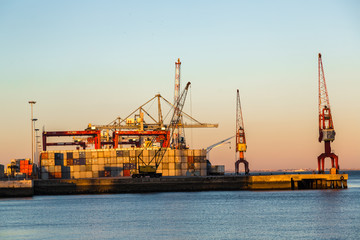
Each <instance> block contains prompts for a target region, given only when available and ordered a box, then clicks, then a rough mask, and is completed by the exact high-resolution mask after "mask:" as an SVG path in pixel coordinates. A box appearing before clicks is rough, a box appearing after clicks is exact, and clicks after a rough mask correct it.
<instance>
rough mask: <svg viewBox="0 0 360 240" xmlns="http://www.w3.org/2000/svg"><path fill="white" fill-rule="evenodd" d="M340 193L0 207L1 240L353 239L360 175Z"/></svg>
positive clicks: (46, 201) (71, 200) (78, 199)
mask: <svg viewBox="0 0 360 240" xmlns="http://www.w3.org/2000/svg"><path fill="white" fill-rule="evenodd" d="M346 173H348V174H349V180H348V187H349V188H348V189H345V190H331V189H328V190H301V191H214V192H174V193H151V194H104V195H66V196H34V197H31V198H18V199H0V239H1V240H5V239H11V240H14V239H19V240H20V239H21V240H24V239H60V240H62V239H67V240H68V239H359V236H360V217H359V216H360V171H346Z"/></svg>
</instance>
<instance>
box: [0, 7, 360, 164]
mask: <svg viewBox="0 0 360 240" xmlns="http://www.w3.org/2000/svg"><path fill="white" fill-rule="evenodd" d="M359 12H360V2H359V1H1V2H0V48H1V51H0V53H1V54H0V112H1V120H0V123H1V124H0V130H1V134H0V163H3V164H5V163H8V162H9V161H10V159H12V158H24V157H30V155H31V152H30V150H31V143H30V106H29V104H28V101H29V100H36V101H37V104H36V105H35V117H36V118H38V119H39V122H38V127H40V128H42V126H45V128H46V130H49V131H50V130H82V129H84V128H85V127H86V125H87V124H88V123H89V122H91V123H96V124H106V123H108V122H110V121H112V120H113V119H115V118H116V117H117V116H120V117H125V116H126V115H127V114H129V113H130V112H131V111H132V110H134V109H135V108H137V107H138V106H139V105H141V104H142V103H144V102H145V101H146V100H148V99H150V98H151V97H153V96H154V95H155V94H157V93H161V94H162V95H163V96H164V97H166V98H167V99H172V98H173V89H174V62H175V61H176V59H177V58H181V61H182V83H183V85H182V86H184V85H185V82H187V81H190V82H191V83H192V88H191V103H192V104H191V107H190V97H189V98H188V100H189V101H188V102H187V106H185V110H186V111H188V112H189V109H190V108H192V112H193V115H194V117H195V118H197V119H198V120H200V121H203V122H212V123H219V125H220V127H219V128H218V129H206V130H205V129H201V130H193V131H192V132H188V133H187V136H188V142H189V143H190V144H191V147H194V148H206V147H207V146H209V145H211V144H213V143H216V142H218V141H220V140H222V139H225V138H227V137H229V136H231V135H233V134H234V131H235V103H236V89H240V93H241V100H242V105H243V106H242V107H243V114H244V121H245V129H246V134H247V141H248V151H247V153H246V157H247V159H248V160H249V162H250V164H251V165H250V167H251V169H266V168H271V169H277V168H316V167H317V165H316V164H317V163H316V157H317V155H319V154H320V153H321V152H322V151H323V144H320V143H318V142H317V134H318V132H317V131H318V130H317V128H318V126H317V104H318V102H317V101H318V99H317V94H318V93H317V54H318V53H319V52H321V53H322V54H323V63H324V68H325V76H326V81H327V85H328V90H329V95H330V103H331V107H332V112H333V115H334V117H333V118H334V124H335V130H336V132H337V136H336V140H335V142H334V143H333V149H334V150H335V152H336V153H337V154H338V155H339V157H340V159H339V161H340V167H342V168H345V167H346V168H360V156H359V151H358V143H357V138H358V136H359V135H360V130H359V128H358V127H357V125H358V124H359V122H360V111H359V109H360V107H359V103H360V94H359V93H358V92H359V89H360V44H359V43H360V14H359ZM210 158H211V161H212V162H213V163H214V164H225V165H226V169H233V162H234V148H233V147H232V149H229V148H228V146H225V147H219V148H217V149H215V150H213V151H212V152H211V154H210ZM326 165H327V166H329V165H330V164H329V162H327V163H326Z"/></svg>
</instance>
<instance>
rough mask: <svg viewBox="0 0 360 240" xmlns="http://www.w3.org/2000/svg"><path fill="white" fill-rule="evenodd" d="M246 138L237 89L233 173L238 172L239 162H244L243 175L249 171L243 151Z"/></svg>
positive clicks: (244, 150)
mask: <svg viewBox="0 0 360 240" xmlns="http://www.w3.org/2000/svg"><path fill="white" fill-rule="evenodd" d="M246 148H247V146H246V138H245V127H244V121H243V116H242V111H241V102H240V93H239V89H238V90H237V96H236V150H235V151H236V152H237V153H239V155H237V154H236V159H237V160H236V162H235V173H236V174H239V165H240V163H243V164H244V167H245V175H248V174H249V173H250V170H249V162H248V161H247V160H245V152H246Z"/></svg>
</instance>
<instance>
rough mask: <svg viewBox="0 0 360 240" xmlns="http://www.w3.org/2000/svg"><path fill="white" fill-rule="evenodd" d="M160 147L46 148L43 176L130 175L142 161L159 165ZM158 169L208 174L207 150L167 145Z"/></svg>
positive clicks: (165, 173) (42, 157) (180, 173)
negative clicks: (156, 159) (157, 151)
mask: <svg viewBox="0 0 360 240" xmlns="http://www.w3.org/2000/svg"><path fill="white" fill-rule="evenodd" d="M155 153H156V149H146V150H143V149H141V148H138V149H136V148H123V149H97V150H80V151H78V150H74V151H45V152H42V153H41V155H40V163H41V164H40V167H41V178H42V179H72V178H76V179H78V178H98V177H123V176H124V177H126V176H131V175H132V174H133V173H136V172H137V169H138V165H140V166H143V165H151V166H155V160H153V158H154V156H155ZM157 173H162V175H163V176H206V175H207V161H206V151H205V150H203V149H199V150H197V149H195V150H193V149H187V150H174V149H166V152H165V155H164V157H163V159H162V161H161V162H160V165H159V166H158V169H157Z"/></svg>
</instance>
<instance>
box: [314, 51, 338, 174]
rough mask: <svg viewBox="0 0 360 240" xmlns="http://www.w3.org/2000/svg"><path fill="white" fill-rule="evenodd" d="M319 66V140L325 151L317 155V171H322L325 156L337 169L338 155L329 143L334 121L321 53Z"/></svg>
mask: <svg viewBox="0 0 360 240" xmlns="http://www.w3.org/2000/svg"><path fill="white" fill-rule="evenodd" d="M318 68H319V142H322V141H323V142H324V143H325V152H324V153H322V154H320V155H319V156H318V171H319V173H324V171H325V168H324V165H325V158H330V159H331V165H332V168H334V167H335V168H336V172H338V171H339V164H338V156H337V155H335V154H334V153H332V152H331V146H330V143H331V142H332V141H334V140H335V130H334V123H333V120H332V115H331V109H330V102H329V96H328V92H327V89H326V82H325V75H324V68H323V63H322V60H321V54H320V53H319V59H318Z"/></svg>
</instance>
